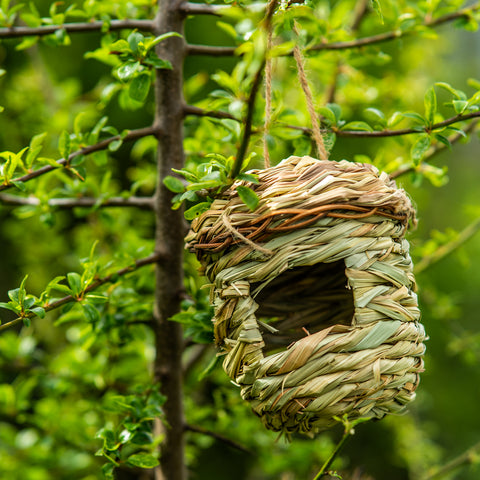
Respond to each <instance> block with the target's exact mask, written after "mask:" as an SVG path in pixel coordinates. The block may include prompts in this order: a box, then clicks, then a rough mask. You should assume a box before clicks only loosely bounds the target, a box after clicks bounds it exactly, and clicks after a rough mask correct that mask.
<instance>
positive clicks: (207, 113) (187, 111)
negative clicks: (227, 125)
mask: <svg viewBox="0 0 480 480" xmlns="http://www.w3.org/2000/svg"><path fill="white" fill-rule="evenodd" d="M183 113H184V115H194V116H197V117H211V118H229V119H230V120H236V121H237V122H239V121H240V120H239V119H238V118H237V117H235V116H233V115H232V114H231V113H228V112H222V111H218V110H217V111H215V110H204V109H203V108H200V107H195V106H193V105H184V106H183Z"/></svg>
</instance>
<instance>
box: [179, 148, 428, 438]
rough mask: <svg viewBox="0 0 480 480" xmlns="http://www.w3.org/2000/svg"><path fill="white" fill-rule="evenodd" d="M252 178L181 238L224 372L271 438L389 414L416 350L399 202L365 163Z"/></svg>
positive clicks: (300, 161)
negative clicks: (246, 191) (207, 288)
mask: <svg viewBox="0 0 480 480" xmlns="http://www.w3.org/2000/svg"><path fill="white" fill-rule="evenodd" d="M253 173H257V174H258V178H259V184H258V185H253V184H249V183H246V182H240V183H237V184H235V185H233V186H232V187H231V188H229V189H228V190H226V191H224V192H223V193H222V194H221V195H220V196H219V197H218V198H216V199H215V201H214V202H213V204H212V206H211V208H210V210H208V211H207V212H205V213H203V214H202V215H201V216H200V217H198V218H197V219H195V220H194V221H193V223H192V229H191V231H190V233H189V235H188V236H187V239H186V240H187V247H188V248H189V249H190V250H191V251H193V252H195V253H196V254H197V256H198V258H199V260H200V261H201V263H202V265H203V271H204V273H205V274H206V276H207V277H208V279H209V280H210V282H211V300H212V303H213V304H214V307H215V317H214V319H213V321H214V329H215V340H216V343H217V345H218V346H219V347H220V348H221V350H222V352H223V353H224V354H225V359H224V362H223V367H224V369H225V371H226V372H227V374H228V375H229V376H230V378H231V379H232V380H234V382H235V383H236V384H238V385H239V386H240V387H241V395H242V397H243V398H244V399H245V400H248V401H249V402H250V404H251V406H252V408H253V410H254V412H255V413H256V414H257V415H258V416H259V417H260V418H261V419H262V422H263V423H264V424H265V426H266V427H268V428H270V429H272V430H276V431H282V432H285V433H292V432H301V433H316V432H318V431H321V430H324V429H326V428H329V427H330V426H332V425H334V424H335V423H336V422H337V421H336V420H335V418H334V417H336V416H342V415H343V414H347V415H348V417H349V418H350V419H355V418H359V417H371V418H382V417H383V416H385V415H386V414H387V413H397V412H400V411H402V410H403V409H404V407H405V405H406V404H407V403H408V402H409V401H411V400H412V399H413V398H414V396H415V393H414V392H415V389H416V387H417V385H418V382H419V372H421V371H422V370H423V360H422V356H423V353H424V350H425V347H424V345H423V343H422V341H423V340H424V339H425V332H424V329H423V326H422V325H421V324H420V323H419V322H418V320H419V317H420V312H419V309H418V306H417V296H416V294H415V293H414V291H415V279H414V276H413V273H412V262H411V259H410V256H409V253H408V250H409V245H408V243H407V241H406V240H405V239H404V234H405V231H406V229H407V227H408V225H409V223H411V222H414V221H415V219H414V210H413V208H412V205H411V202H410V200H409V198H408V197H407V195H406V194H405V192H404V191H403V190H400V189H398V188H396V186H395V182H393V181H391V180H390V179H389V177H388V175H387V174H385V173H379V171H378V170H377V169H376V168H375V167H374V166H372V165H368V164H358V163H351V162H347V161H341V162H333V161H327V160H325V161H319V160H316V159H313V158H311V157H301V158H300V157H290V158H288V159H286V160H284V161H283V162H281V163H280V164H279V165H277V166H275V167H272V168H267V169H265V170H260V171H255V172H253ZM239 184H243V185H246V186H249V187H250V188H252V189H254V190H255V192H256V194H257V196H258V197H259V199H260V201H259V204H258V206H257V208H256V209H255V211H253V212H252V211H250V210H249V209H248V208H247V206H246V205H245V204H244V203H243V202H242V200H241V199H240V198H239V196H238V193H237V192H236V189H235V187H236V186H238V185H239Z"/></svg>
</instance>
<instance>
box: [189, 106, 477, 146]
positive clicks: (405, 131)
mask: <svg viewBox="0 0 480 480" xmlns="http://www.w3.org/2000/svg"><path fill="white" fill-rule="evenodd" d="M184 112H185V114H186V115H196V116H203V117H212V118H230V119H232V120H236V121H237V122H240V121H241V120H240V119H238V118H236V117H234V116H233V115H230V114H229V113H227V112H220V111H214V110H204V109H202V108H199V107H194V106H191V105H186V106H185V107H184ZM479 117H480V112H472V113H467V114H464V115H463V114H462V115H455V116H454V117H450V118H447V119H446V120H443V121H441V122H438V123H435V124H433V125H431V126H430V127H417V128H402V129H398V130H375V131H373V132H370V131H364V130H340V129H338V128H336V127H335V128H330V129H324V130H323V131H322V132H324V133H331V132H333V133H335V135H337V136H338V137H357V138H358V137H360V138H362V137H369V138H370V137H398V136H402V135H411V134H413V133H422V132H427V133H430V132H432V131H433V130H438V129H440V128H444V127H448V126H449V125H453V124H454V123H459V122H464V121H466V120H471V119H472V118H479ZM278 125H281V126H282V127H284V128H289V129H292V130H300V131H302V132H303V133H304V134H306V135H311V133H312V131H311V129H310V128H308V127H302V126H300V125H288V124H282V123H280V122H279V123H278Z"/></svg>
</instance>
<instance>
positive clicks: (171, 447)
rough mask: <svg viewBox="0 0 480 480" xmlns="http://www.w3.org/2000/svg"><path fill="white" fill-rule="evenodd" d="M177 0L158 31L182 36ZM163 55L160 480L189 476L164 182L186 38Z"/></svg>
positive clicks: (178, 234) (176, 218) (176, 135)
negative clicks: (167, 65)
mask: <svg viewBox="0 0 480 480" xmlns="http://www.w3.org/2000/svg"><path fill="white" fill-rule="evenodd" d="M179 3H180V2H179V1H178V0H158V15H157V18H156V19H155V29H154V33H155V35H161V34H163V33H166V32H172V31H174V32H178V33H180V34H182V35H183V21H184V17H183V14H182V12H181V10H180V6H179ZM157 54H158V55H159V56H160V58H162V59H165V60H169V61H170V62H171V64H172V67H173V68H172V70H157V73H156V82H155V103H156V105H155V107H156V114H155V126H156V127H158V128H159V129H160V130H161V131H164V135H163V136H162V137H159V138H158V166H157V172H158V173H157V191H156V194H155V213H156V231H155V249H156V251H157V252H163V254H164V258H165V261H164V262H162V263H158V264H157V265H156V271H155V280H156V293H155V304H154V320H155V341H156V342H155V346H156V358H155V379H156V380H157V381H159V382H160V385H161V391H162V393H163V394H164V395H165V396H166V397H167V401H166V403H165V406H164V412H165V423H160V422H158V423H157V425H156V430H157V433H161V434H163V435H164V440H163V442H162V445H161V458H160V466H159V467H157V469H156V471H155V478H156V480H184V479H185V478H186V473H185V465H184V447H183V431H184V428H183V426H184V418H183V399H182V365H181V356H182V350H183V341H182V329H181V326H180V324H178V323H176V322H171V321H169V318H170V317H171V316H172V315H173V314H175V313H177V312H178V310H179V308H180V299H181V292H182V289H183V268H182V260H183V215H182V212H181V211H180V210H176V211H174V210H172V209H171V199H172V193H171V192H169V191H168V190H167V189H166V188H165V186H164V185H163V179H164V178H165V176H166V175H169V174H170V173H171V169H172V167H173V168H177V169H180V168H182V167H183V163H184V152H183V133H182V128H183V95H182V77H183V59H184V55H185V47H184V41H183V39H181V38H178V37H174V38H169V39H168V40H166V41H164V42H161V43H160V44H159V45H158V46H157Z"/></svg>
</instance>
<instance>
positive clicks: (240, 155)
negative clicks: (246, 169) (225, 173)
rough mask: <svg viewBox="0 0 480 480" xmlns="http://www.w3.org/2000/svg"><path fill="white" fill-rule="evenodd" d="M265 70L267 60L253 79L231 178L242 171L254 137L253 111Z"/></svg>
mask: <svg viewBox="0 0 480 480" xmlns="http://www.w3.org/2000/svg"><path fill="white" fill-rule="evenodd" d="M264 68H265V59H264V61H263V62H262V64H261V65H260V67H259V68H258V70H257V72H256V73H255V77H254V78H253V83H252V89H251V90H250V95H249V96H248V100H247V114H246V115H245V120H244V127H243V136H242V141H241V143H240V147H238V151H237V155H236V156H235V162H234V164H233V167H232V171H231V172H230V178H236V176H237V175H238V174H239V173H240V170H241V169H242V165H243V160H244V159H245V154H246V153H247V148H248V143H249V142H250V136H251V135H252V120H253V111H254V109H255V100H256V98H257V93H258V89H259V88H260V85H261V83H262V78H263V69H264Z"/></svg>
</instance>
